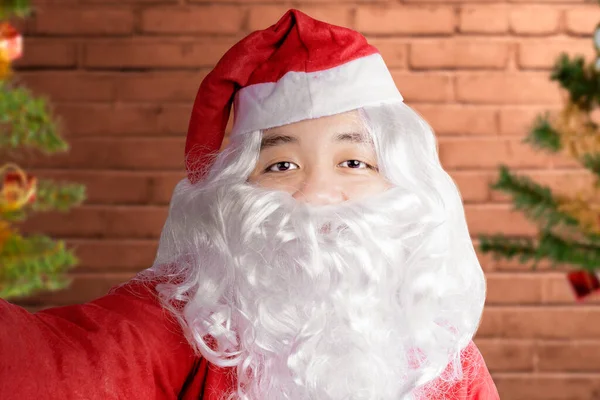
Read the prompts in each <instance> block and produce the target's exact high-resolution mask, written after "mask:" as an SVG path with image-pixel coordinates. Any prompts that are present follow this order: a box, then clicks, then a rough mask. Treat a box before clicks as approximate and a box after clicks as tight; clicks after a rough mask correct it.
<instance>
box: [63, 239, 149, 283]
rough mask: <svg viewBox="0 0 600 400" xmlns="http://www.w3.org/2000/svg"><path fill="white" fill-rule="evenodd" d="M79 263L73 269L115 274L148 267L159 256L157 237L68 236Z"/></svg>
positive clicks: (79, 271) (78, 271)
mask: <svg viewBox="0 0 600 400" xmlns="http://www.w3.org/2000/svg"><path fill="white" fill-rule="evenodd" d="M66 243H67V246H68V247H69V248H72V249H74V252H75V255H76V256H77V258H78V259H79V265H78V266H77V269H76V270H75V271H74V272H77V273H84V272H93V273H103V274H107V273H114V272H129V271H136V272H137V271H141V270H143V269H146V268H149V267H151V266H152V264H153V262H154V258H155V257H156V250H157V248H158V241H157V240H155V239H108V240H97V239H68V240H66Z"/></svg>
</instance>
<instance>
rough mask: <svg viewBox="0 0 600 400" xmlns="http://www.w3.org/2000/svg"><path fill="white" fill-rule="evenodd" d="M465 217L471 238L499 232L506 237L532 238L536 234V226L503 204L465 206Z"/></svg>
mask: <svg viewBox="0 0 600 400" xmlns="http://www.w3.org/2000/svg"><path fill="white" fill-rule="evenodd" d="M465 215H466V218H467V223H468V226H469V232H470V234H471V236H477V235H479V234H487V235H493V234H497V233H500V232H501V233H502V234H504V235H508V236H522V235H527V236H532V235H534V234H535V233H536V232H537V226H536V225H535V224H534V223H533V222H531V221H529V220H528V219H527V218H526V217H525V216H524V215H523V214H522V213H520V212H517V211H513V210H512V207H511V206H509V205H505V204H498V205H495V204H486V205H479V204H477V205H475V204H471V205H469V204H467V205H465Z"/></svg>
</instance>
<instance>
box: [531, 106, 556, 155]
mask: <svg viewBox="0 0 600 400" xmlns="http://www.w3.org/2000/svg"><path fill="white" fill-rule="evenodd" d="M523 142H524V143H527V144H529V145H530V146H532V147H533V148H536V149H540V150H547V151H550V152H552V153H557V152H559V151H560V150H561V149H562V143H561V140H560V134H559V133H558V131H557V130H556V129H554V128H553V127H552V125H551V124H550V120H549V116H548V114H547V113H546V114H545V115H540V116H538V117H537V119H536V121H535V123H534V124H533V128H532V129H531V131H530V132H529V135H527V136H526V137H525V139H524V140H523Z"/></svg>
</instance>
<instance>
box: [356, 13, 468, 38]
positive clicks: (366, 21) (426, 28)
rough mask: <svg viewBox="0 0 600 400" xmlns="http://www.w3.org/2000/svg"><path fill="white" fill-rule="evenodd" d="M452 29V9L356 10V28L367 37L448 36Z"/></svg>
mask: <svg viewBox="0 0 600 400" xmlns="http://www.w3.org/2000/svg"><path fill="white" fill-rule="evenodd" d="M455 26H456V17H455V14H454V10H453V9H452V8H451V7H445V6H427V7H421V6H396V7H393V8H391V7H368V6H364V7H360V8H358V9H357V10H356V29H357V30H358V31H360V32H363V33H368V34H371V33H373V34H410V35H427V34H451V33H453V32H454V29H455Z"/></svg>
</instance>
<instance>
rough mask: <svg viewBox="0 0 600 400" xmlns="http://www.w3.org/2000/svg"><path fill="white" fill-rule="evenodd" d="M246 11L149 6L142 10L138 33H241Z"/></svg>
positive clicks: (225, 8) (237, 9) (233, 7)
mask: <svg viewBox="0 0 600 400" xmlns="http://www.w3.org/2000/svg"><path fill="white" fill-rule="evenodd" d="M245 15H246V11H245V10H244V9H242V8H240V7H238V6H208V7H170V6H169V7H151V8H146V9H144V10H142V14H141V20H140V21H141V30H142V32H149V33H186V34H189V33H215V34H232V33H237V32H239V31H240V29H241V27H242V23H243V21H244V18H245Z"/></svg>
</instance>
